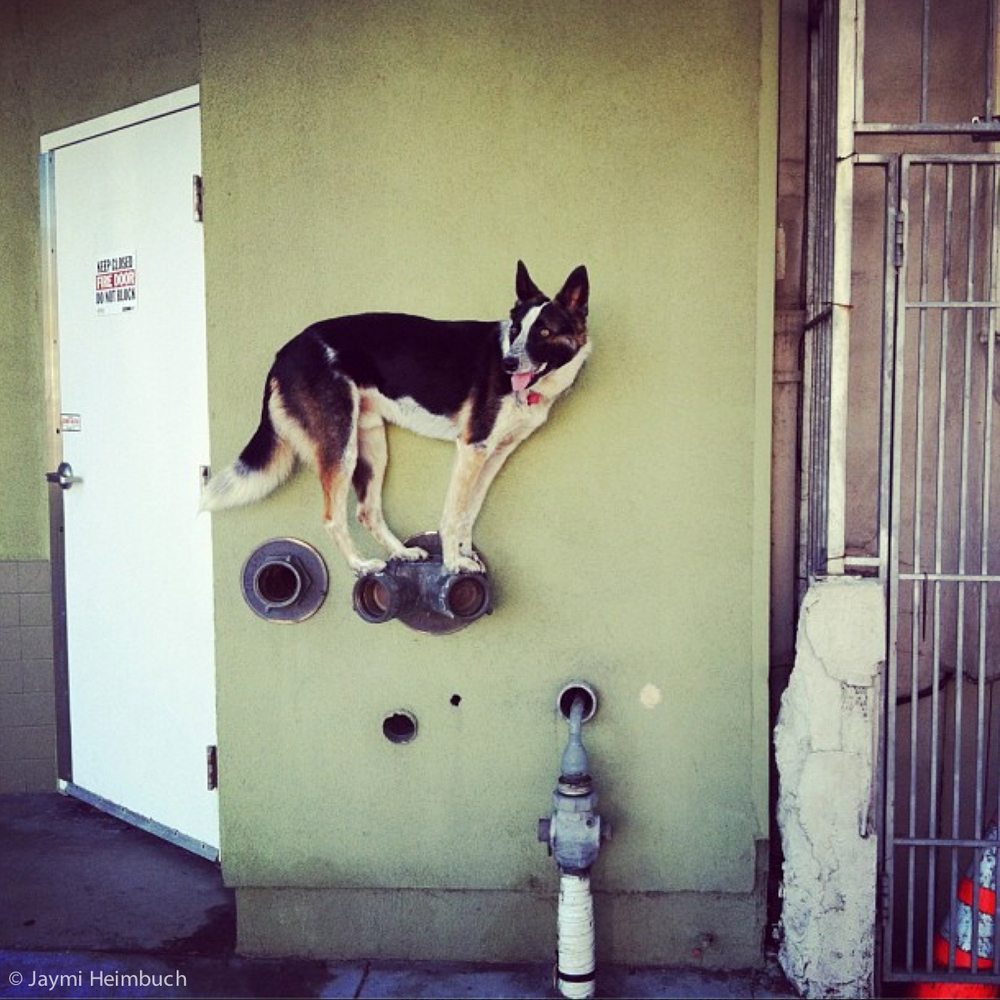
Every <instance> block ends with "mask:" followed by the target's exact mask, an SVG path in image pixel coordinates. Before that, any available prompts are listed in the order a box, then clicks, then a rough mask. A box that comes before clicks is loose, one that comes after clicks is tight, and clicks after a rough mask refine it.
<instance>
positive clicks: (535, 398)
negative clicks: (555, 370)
mask: <svg viewBox="0 0 1000 1000" xmlns="http://www.w3.org/2000/svg"><path fill="white" fill-rule="evenodd" d="M544 399H545V397H544V396H543V395H542V394H541V393H540V392H529V393H528V406H535V405H537V404H538V403H541V402H542V401H543V400H544Z"/></svg>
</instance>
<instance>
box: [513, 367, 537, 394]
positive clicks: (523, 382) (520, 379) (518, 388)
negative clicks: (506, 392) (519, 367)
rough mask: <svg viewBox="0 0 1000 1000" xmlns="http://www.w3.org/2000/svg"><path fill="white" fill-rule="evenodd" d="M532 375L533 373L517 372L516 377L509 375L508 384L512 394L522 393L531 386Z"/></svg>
mask: <svg viewBox="0 0 1000 1000" xmlns="http://www.w3.org/2000/svg"><path fill="white" fill-rule="evenodd" d="M533 375H534V373H533V372H518V373H517V374H516V375H511V377H510V384H511V385H512V386H513V387H514V392H522V391H523V390H525V389H527V388H528V386H529V385H531V379H532V377H533Z"/></svg>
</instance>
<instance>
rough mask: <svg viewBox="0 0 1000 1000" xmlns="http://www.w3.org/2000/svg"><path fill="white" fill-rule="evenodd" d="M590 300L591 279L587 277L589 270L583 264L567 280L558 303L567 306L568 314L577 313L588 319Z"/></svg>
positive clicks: (557, 297)
mask: <svg viewBox="0 0 1000 1000" xmlns="http://www.w3.org/2000/svg"><path fill="white" fill-rule="evenodd" d="M589 298H590V279H589V278H588V277H587V269H586V268H585V267H584V266H583V264H581V265H580V266H579V267H578V268H576V269H575V270H574V271H573V273H572V274H571V275H570V276H569V277H568V278H567V279H566V284H564V285H563V286H562V288H561V289H560V291H559V294H558V295H557V296H556V302H558V303H559V304H560V305H562V306H565V308H566V309H567V311H568V312H571V313H576V314H577V315H578V316H580V317H582V318H584V319H586V317H587V302H588V300H589Z"/></svg>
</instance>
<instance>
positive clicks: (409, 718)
mask: <svg viewBox="0 0 1000 1000" xmlns="http://www.w3.org/2000/svg"><path fill="white" fill-rule="evenodd" d="M382 735H383V736H384V737H385V738H386V739H387V740H388V741H389V742H390V743H409V742H411V740H413V739H414V738H415V737H416V735H417V718H416V716H415V715H413V714H411V713H410V712H404V711H398V712H393V713H392V714H391V715H387V716H386V717H385V718H384V719H383V720H382Z"/></svg>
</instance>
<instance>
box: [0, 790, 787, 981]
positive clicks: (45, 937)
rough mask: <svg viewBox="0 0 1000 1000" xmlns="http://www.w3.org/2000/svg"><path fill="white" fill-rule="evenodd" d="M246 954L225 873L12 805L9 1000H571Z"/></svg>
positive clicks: (373, 968)
mask: <svg viewBox="0 0 1000 1000" xmlns="http://www.w3.org/2000/svg"><path fill="white" fill-rule="evenodd" d="M554 931H555V929H554V928H553V934H554ZM235 944H236V919H235V904H234V901H233V893H232V890H231V889H228V888H227V887H226V886H224V885H223V884H222V876H221V873H220V871H219V867H218V865H214V864H212V863H210V862H207V861H205V860H204V859H202V858H198V857H195V856H194V855H191V854H189V853H187V852H186V851H183V850H181V849H180V848H178V847H175V846H173V845H171V844H167V843H165V842H164V841H162V840H159V839H157V838H156V837H153V836H152V835H150V834H148V833H145V832H143V831H142V830H137V829H136V828H135V827H132V826H129V825H128V824H126V823H123V822H121V821H120V820H118V819H115V818H113V817H111V816H108V815H106V814H104V813H102V812H98V811H97V810H95V809H93V808H92V807H90V806H88V805H85V804H84V803H82V802H79V801H77V800H76V799H72V798H68V797H65V796H62V795H57V794H55V793H52V794H46V795H6V796H0V997H5V998H6V997H11V998H14V1000H20V998H22V997H25V998H26V997H164V998H173V997H205V998H211V997H234V998H239V997H247V998H251V997H384V998H392V997H405V998H409V1000H417V998H420V997H442V998H445V997H523V998H533V997H556V996H557V995H558V994H557V993H556V991H555V990H554V989H553V987H552V968H551V965H550V964H543V963H538V964H534V963H533V964H527V965H516V966H509V965H505V966H490V965H485V966H483V965H478V966H473V965H464V964H444V963H439V962H412V963H395V962H384V961H370V962H366V961H346V962H327V961H309V960H299V959H287V960H264V959H260V960H258V959H248V958H242V957H240V956H238V955H236V954H235ZM553 947H554V943H553ZM597 988H598V996H599V997H649V998H654V997H716V998H719V1000H730V998H737V997H740V998H765V997H769V998H792V997H795V996H796V994H795V992H794V991H792V990H791V989H790V988H789V987H788V985H787V983H786V982H785V981H784V979H783V977H781V976H780V974H778V973H777V972H772V973H770V974H769V973H767V972H764V971H760V970H742V971H734V972H713V971H708V970H702V969H697V968H696V969H628V968H620V967H600V968H599V969H598V980H597Z"/></svg>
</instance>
